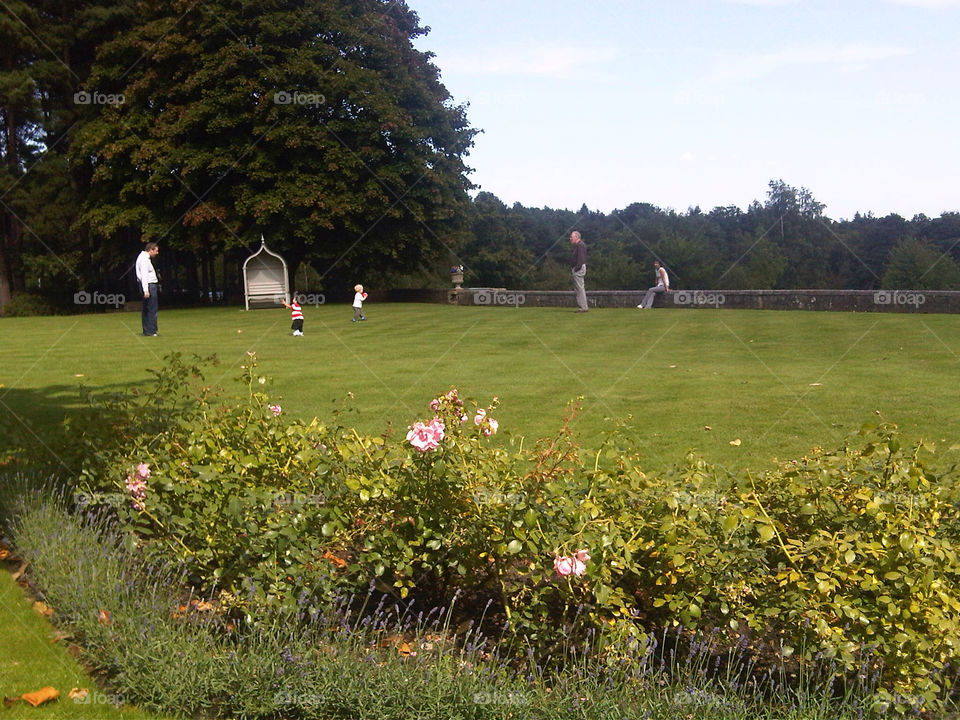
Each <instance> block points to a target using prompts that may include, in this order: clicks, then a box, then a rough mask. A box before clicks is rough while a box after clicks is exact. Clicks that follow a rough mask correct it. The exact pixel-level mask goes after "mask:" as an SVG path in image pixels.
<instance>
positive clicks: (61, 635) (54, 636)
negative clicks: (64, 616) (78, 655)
mask: <svg viewBox="0 0 960 720" xmlns="http://www.w3.org/2000/svg"><path fill="white" fill-rule="evenodd" d="M72 638H73V635H72V634H71V633H68V632H64V631H63V630H54V631H53V632H52V633H50V642H51V643H58V642H60V641H61V640H70V639H72Z"/></svg>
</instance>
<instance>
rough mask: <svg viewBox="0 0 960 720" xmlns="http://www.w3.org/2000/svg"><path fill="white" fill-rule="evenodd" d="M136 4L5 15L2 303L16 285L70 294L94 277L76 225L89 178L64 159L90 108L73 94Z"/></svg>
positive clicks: (120, 0)
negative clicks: (76, 130)
mask: <svg viewBox="0 0 960 720" xmlns="http://www.w3.org/2000/svg"><path fill="white" fill-rule="evenodd" d="M133 2H134V0H31V2H29V3H23V2H19V1H17V0H13V1H11V2H8V3H5V4H4V7H3V11H2V12H0V119H2V126H3V134H2V138H0V157H2V159H3V164H2V169H0V226H2V232H0V306H2V305H3V304H4V303H5V302H6V301H7V300H9V299H10V291H11V290H23V289H25V287H26V286H27V285H29V286H30V287H31V288H37V287H39V288H40V289H42V290H43V291H45V292H49V290H50V289H51V288H53V289H58V290H59V291H61V292H62V293H63V294H70V293H72V292H73V291H74V290H75V289H76V288H77V287H79V286H80V285H81V284H82V283H83V281H84V280H85V279H87V278H88V277H89V272H90V271H91V269H92V268H91V266H90V265H89V264H88V263H86V262H84V260H85V259H86V258H89V257H90V256H91V250H92V248H91V247H90V244H89V239H88V238H86V237H84V236H83V235H82V234H77V233H75V232H73V231H72V229H73V225H74V223H75V220H76V214H77V211H78V205H79V202H80V198H81V197H82V196H83V194H84V192H85V190H86V186H87V184H88V177H87V174H86V173H85V172H84V168H83V167H82V166H78V165H74V166H71V165H70V164H69V163H68V160H67V155H68V150H69V147H70V143H71V139H72V131H73V130H74V129H75V128H76V127H78V126H79V124H80V123H81V122H82V121H83V119H84V118H85V117H88V116H89V115H90V113H91V108H90V106H89V105H85V104H84V103H82V102H78V100H77V98H76V96H75V93H76V91H77V89H78V88H79V87H81V86H82V85H83V83H84V82H85V80H86V77H87V75H88V74H89V72H90V66H91V63H92V61H93V57H94V55H95V53H96V48H97V47H98V46H99V45H100V44H101V43H102V42H104V41H105V40H106V39H107V38H109V37H112V36H113V35H114V34H115V33H116V32H118V31H119V30H121V29H122V28H124V27H127V26H128V24H129V21H130V19H131V18H132V16H133V12H132V8H133ZM84 276H87V277H84Z"/></svg>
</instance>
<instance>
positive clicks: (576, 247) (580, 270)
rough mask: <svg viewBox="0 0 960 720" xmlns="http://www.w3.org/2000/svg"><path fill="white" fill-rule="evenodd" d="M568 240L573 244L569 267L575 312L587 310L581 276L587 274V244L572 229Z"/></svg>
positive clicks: (585, 294)
mask: <svg viewBox="0 0 960 720" xmlns="http://www.w3.org/2000/svg"><path fill="white" fill-rule="evenodd" d="M570 242H571V243H572V244H573V258H572V259H571V260H570V269H571V270H572V271H573V289H574V290H575V291H576V293H577V307H578V308H579V309H578V310H577V312H586V311H587V291H586V290H585V289H584V287H583V278H584V277H585V276H586V274H587V246H586V244H585V243H584V242H583V240H581V239H580V233H579V232H577V231H576V230H574V231H573V232H572V233H570Z"/></svg>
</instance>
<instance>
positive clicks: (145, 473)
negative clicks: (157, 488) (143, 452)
mask: <svg viewBox="0 0 960 720" xmlns="http://www.w3.org/2000/svg"><path fill="white" fill-rule="evenodd" d="M137 475H139V476H140V477H141V478H143V479H144V480H146V479H147V478H148V477H150V466H149V465H148V464H147V463H140V464H139V465H137Z"/></svg>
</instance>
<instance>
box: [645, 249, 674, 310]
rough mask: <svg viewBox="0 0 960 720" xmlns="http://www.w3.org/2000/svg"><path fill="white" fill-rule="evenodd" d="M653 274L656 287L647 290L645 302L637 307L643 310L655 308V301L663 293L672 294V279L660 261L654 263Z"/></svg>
mask: <svg viewBox="0 0 960 720" xmlns="http://www.w3.org/2000/svg"><path fill="white" fill-rule="evenodd" d="M653 272H654V274H655V276H656V283H657V284H656V285H654V286H653V287H652V288H648V289H647V294H646V295H644V296H643V302H642V303H640V304H639V305H637V307H638V308H640V309H641V310H649V309H650V308H652V307H653V301H654V299H655V298H656V297H657V295H659V294H660V293H662V292H670V278H669V277H668V276H667V269H666V268H664V267H660V261H659V260H654V261H653Z"/></svg>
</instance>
